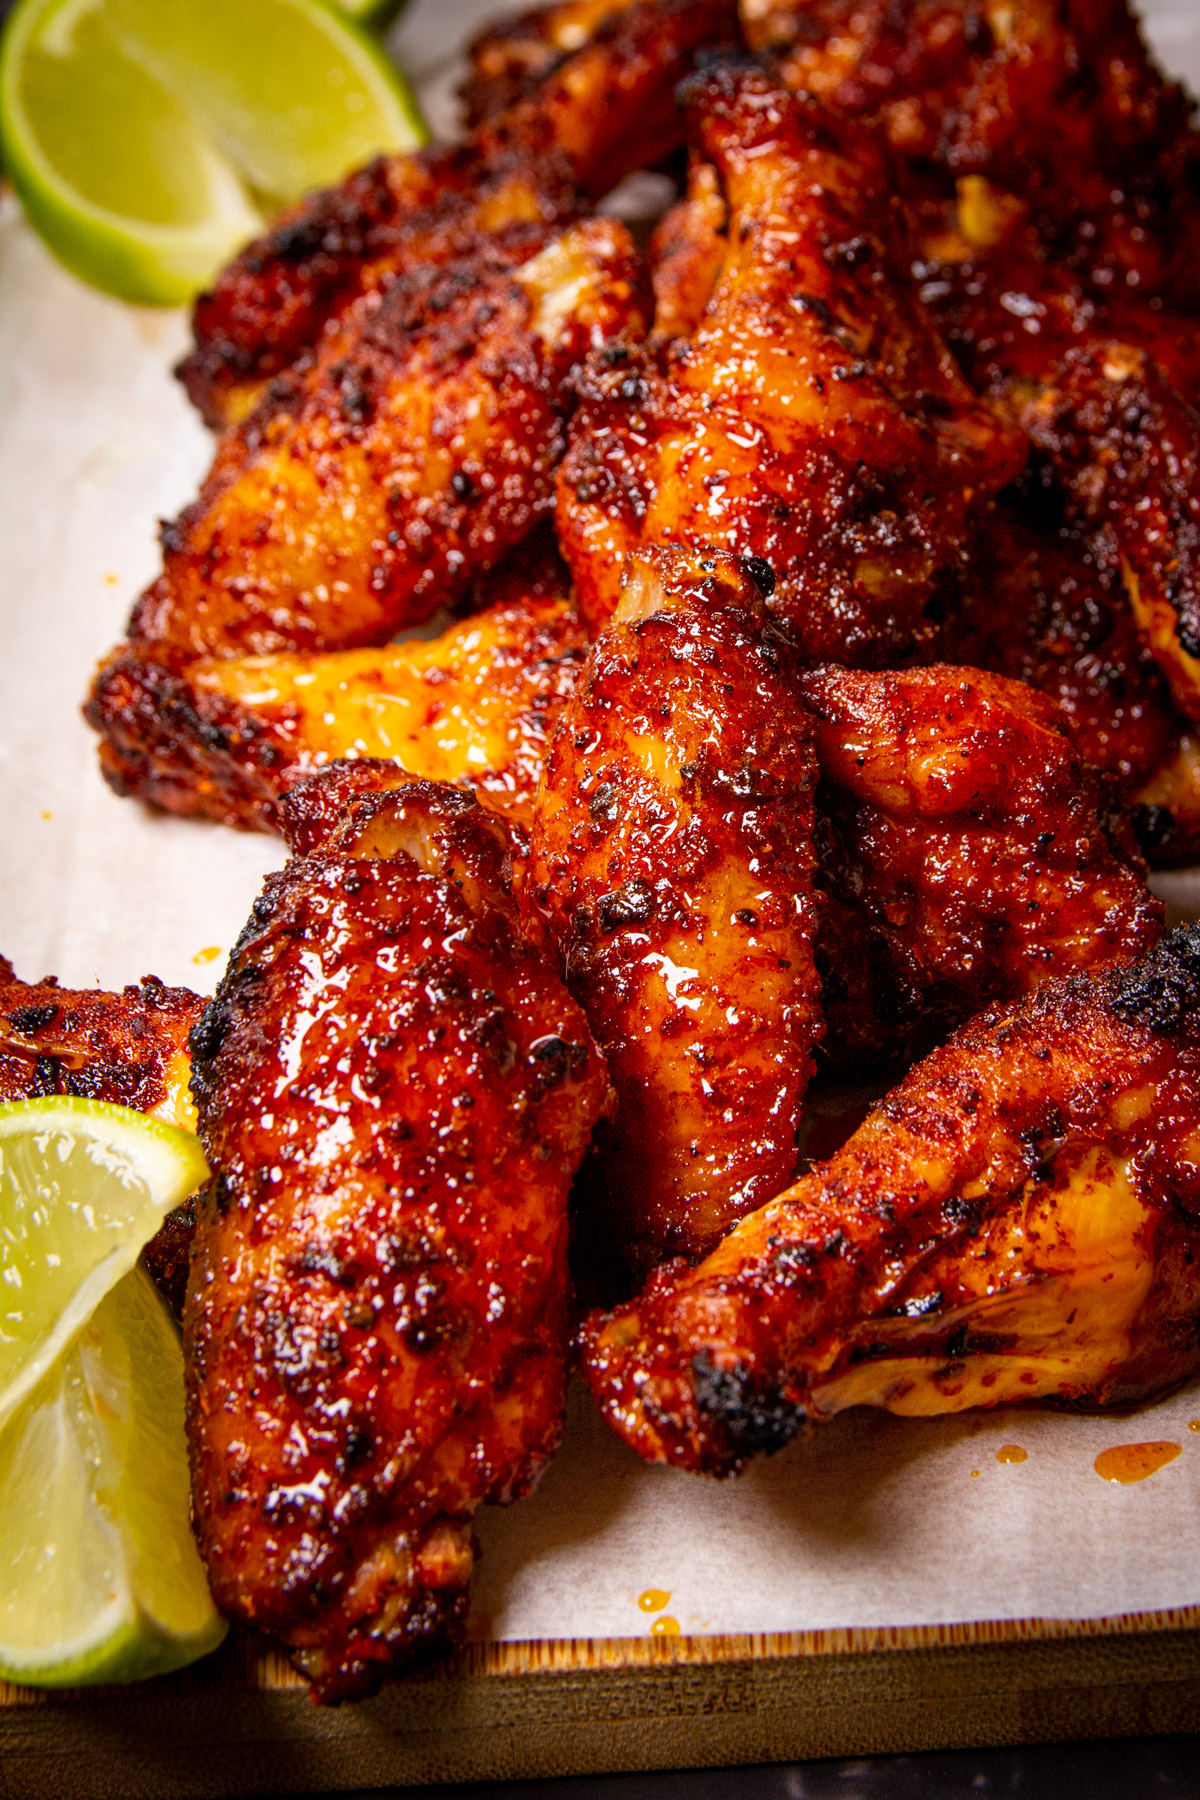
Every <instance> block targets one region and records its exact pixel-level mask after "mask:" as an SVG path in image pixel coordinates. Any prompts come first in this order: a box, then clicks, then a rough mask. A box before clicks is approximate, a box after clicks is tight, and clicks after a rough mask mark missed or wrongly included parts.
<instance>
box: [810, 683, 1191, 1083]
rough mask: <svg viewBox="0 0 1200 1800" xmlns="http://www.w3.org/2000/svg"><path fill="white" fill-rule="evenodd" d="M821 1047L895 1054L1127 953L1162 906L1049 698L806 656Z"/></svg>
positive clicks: (1147, 935) (906, 1053) (856, 1057)
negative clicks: (813, 755) (1107, 818)
mask: <svg viewBox="0 0 1200 1800" xmlns="http://www.w3.org/2000/svg"><path fill="white" fill-rule="evenodd" d="M800 691H801V693H802V694H803V696H804V700H805V703H806V705H807V706H808V708H809V711H810V713H811V715H812V718H813V730H814V738H815V745H816V752H817V761H818V763H819V765H820V770H821V787H820V790H819V793H818V800H817V811H818V816H819V820H820V824H819V827H818V836H817V842H818V847H819V855H820V867H819V873H818V885H819V902H820V919H821V927H820V934H819V937H818V947H817V961H818V965H819V967H820V970H821V975H822V983H823V985H822V1005H823V1007H824V1009H825V1016H826V1020H827V1023H828V1033H827V1037H826V1042H825V1050H826V1052H827V1054H828V1055H829V1056H830V1057H831V1058H832V1059H833V1061H834V1063H835V1065H836V1066H837V1067H838V1068H839V1069H841V1070H842V1071H843V1072H845V1073H854V1072H858V1071H859V1070H860V1069H861V1068H863V1067H864V1066H865V1067H870V1066H872V1065H875V1064H879V1063H885V1064H887V1063H891V1064H893V1065H903V1064H907V1063H909V1062H911V1061H912V1060H913V1058H914V1057H915V1056H916V1055H918V1054H920V1052H921V1051H922V1050H924V1049H926V1048H928V1046H929V1045H930V1044H931V1043H933V1042H934V1041H935V1040H936V1039H937V1038H939V1037H944V1036H946V1035H947V1034H948V1033H949V1032H950V1031H951V1030H952V1029H953V1028H954V1026H956V1025H958V1024H961V1023H962V1022H963V1021H964V1020H965V1019H967V1018H969V1017H970V1015H971V1014H972V1013H974V1012H977V1011H978V1010H979V1009H980V1008H981V1007H983V1006H985V1005H987V1004H988V1003H989V1002H991V1001H994V1000H1000V999H1011V998H1014V997H1015V996H1016V995H1018V994H1022V993H1025V992H1026V991H1027V990H1028V989H1030V988H1033V987H1036V986H1037V985H1038V984H1039V983H1040V982H1042V981H1045V980H1047V979H1048V978H1049V977H1050V976H1053V975H1066V974H1068V973H1070V972H1071V971H1072V970H1075V969H1088V968H1094V967H1098V966H1100V965H1101V964H1103V963H1107V962H1113V961H1117V960H1124V961H1129V960H1131V959H1132V958H1134V957H1136V956H1139V955H1141V954H1142V953H1143V952H1144V951H1146V950H1148V949H1149V948H1150V946H1151V945H1152V944H1153V943H1154V942H1155V941H1156V940H1157V938H1158V937H1159V935H1160V934H1161V931H1162V906H1161V904H1160V902H1159V901H1157V900H1155V899H1154V898H1153V896H1152V895H1151V894H1150V893H1149V892H1148V891H1147V889H1146V886H1145V882H1144V880H1143V879H1142V875H1141V873H1140V871H1139V870H1138V869H1137V868H1134V867H1132V866H1130V863H1129V862H1128V861H1127V860H1126V858H1125V856H1124V855H1121V854H1118V853H1117V852H1116V851H1115V850H1114V848H1113V846H1112V844H1110V842H1109V840H1108V838H1107V837H1106V835H1105V832H1104V829H1103V825H1102V821H1101V818H1100V813H1099V802H1098V795H1097V791H1096V783H1095V779H1094V777H1093V776H1092V774H1091V772H1090V771H1089V770H1088V769H1086V767H1085V766H1084V765H1083V764H1082V763H1081V762H1080V759H1079V757H1078V755H1077V754H1076V752H1075V751H1074V750H1073V749H1072V746H1071V744H1070V743H1069V741H1068V740H1067V738H1066V737H1065V736H1064V735H1063V734H1062V732H1061V720H1060V718H1059V716H1058V714H1057V711H1056V709H1055V707H1054V706H1053V705H1052V704H1051V703H1050V702H1049V701H1047V700H1045V699H1044V698H1043V697H1042V696H1041V695H1040V694H1036V693H1034V692H1033V691H1032V690H1031V689H1030V688H1027V687H1024V686H1022V685H1021V684H1020V683H1018V682H1015V681H1006V680H1005V679H1004V678H1003V677H1001V676H997V675H987V674H984V673H983V672H982V671H980V670H976V669H952V668H946V667H944V666H935V667H933V668H927V669H913V670H908V671H905V672H900V673H895V674H874V673H869V672H865V671H858V670H851V669H839V668H824V669H812V670H808V671H806V672H805V673H804V674H803V675H802V676H801V678H800Z"/></svg>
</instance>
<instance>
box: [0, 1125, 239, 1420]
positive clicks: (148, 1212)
mask: <svg viewBox="0 0 1200 1800" xmlns="http://www.w3.org/2000/svg"><path fill="white" fill-rule="evenodd" d="M208 1178H209V1171H208V1164H207V1163H206V1161H205V1159H204V1152H203V1150H202V1149H201V1147H200V1143H199V1140H198V1139H197V1138H195V1137H193V1136H192V1134H191V1133H190V1132H187V1131H181V1130H180V1129H179V1128H178V1127H177V1126H174V1125H167V1124H164V1123H163V1122H162V1121H161V1120H159V1119H149V1118H146V1117H145V1116H144V1114H142V1113H137V1112H132V1111H130V1109H129V1108H128V1107H124V1106H110V1105H107V1104H105V1103H104V1102H102V1101H98V1100H83V1099H73V1098H63V1097H61V1096H57V1095H48V1096H46V1097H44V1098H42V1099H38V1100H21V1101H15V1102H12V1103H10V1104H7V1105H2V1106H0V1424H3V1422H4V1421H5V1420H6V1419H8V1418H10V1417H11V1415H12V1413H13V1412H14V1411H15V1409H16V1408H17V1407H18V1406H19V1405H20V1404H21V1403H22V1401H23V1400H24V1399H25V1398H26V1396H27V1395H29V1394H30V1393H31V1392H32V1390H33V1389H34V1388H35V1387H36V1386H37V1384H38V1382H39V1381H40V1380H41V1379H42V1377H43V1376H44V1375H45V1374H46V1372H47V1370H49V1369H50V1368H51V1366H52V1365H53V1363H54V1362H55V1360H56V1359H57V1358H58V1357H59V1356H60V1355H61V1354H62V1352H63V1350H64V1349H65V1348H66V1346H67V1345H68V1344H69V1343H70V1341H71V1339H72V1338H73V1337H74V1335H75V1333H76V1332H77V1331H78V1330H79V1329H80V1328H81V1327H82V1326H83V1325H84V1324H85V1322H86V1321H87V1320H88V1319H89V1318H90V1317H91V1315H92V1313H93V1312H94V1311H95V1309H96V1307H97V1306H98V1305H99V1303H100V1302H101V1300H103V1298H104V1296H105V1295H106V1294H107V1293H108V1292H109V1290H110V1289H111V1288H112V1287H113V1286H114V1285H115V1284H116V1283H117V1282H118V1281H120V1279H121V1278H122V1276H123V1275H125V1274H127V1273H128V1271H129V1270H130V1269H132V1267H133V1265H134V1263H135V1262H136V1261H137V1258H138V1255H139V1253H140V1251H141V1249H142V1247H143V1245H145V1244H146V1243H148V1242H149V1240H150V1239H151V1238H152V1237H153V1236H154V1234H155V1232H156V1231H157V1230H158V1228H159V1226H160V1225H161V1224H162V1221H163V1219H164V1218H165V1217H166V1215H167V1213H168V1212H170V1211H171V1210H172V1209H173V1208H174V1207H176V1206H180V1205H182V1203H183V1202H184V1201H185V1200H186V1199H187V1198H188V1197H189V1195H191V1194H194V1193H195V1192H196V1190H197V1189H198V1188H200V1187H203V1186H204V1184H205V1183H206V1182H207V1180H208Z"/></svg>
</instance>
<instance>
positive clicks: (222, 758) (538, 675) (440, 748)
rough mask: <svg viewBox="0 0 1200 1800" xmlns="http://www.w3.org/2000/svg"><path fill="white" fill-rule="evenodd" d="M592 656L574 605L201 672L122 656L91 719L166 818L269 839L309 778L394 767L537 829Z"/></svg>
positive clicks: (240, 660) (202, 665)
mask: <svg viewBox="0 0 1200 1800" xmlns="http://www.w3.org/2000/svg"><path fill="white" fill-rule="evenodd" d="M583 650H584V636H583V632H582V629H581V628H580V626H579V623H578V621H577V620H576V617H575V613H574V609H573V608H572V606H571V605H570V603H569V602H568V601H566V600H563V599H558V598H543V597H540V596H538V595H536V594H533V595H528V596H523V597H521V598H518V599H513V600H507V601H505V600H501V601H498V602H497V603H496V604H494V605H493V606H492V607H490V608H488V609H487V610H486V611H484V612H481V613H476V614H475V615H474V616H473V617H472V618H469V619H466V620H464V621H463V622H462V623H460V624H457V625H452V626H450V627H449V628H448V629H447V630H446V631H444V632H443V633H442V634H441V636H440V637H437V638H434V639H432V640H428V641H426V640H420V639H410V640H409V641H408V642H406V643H402V644H386V645H384V646H383V647H382V648H380V649H368V650H334V651H330V652H328V653H326V654H324V655H320V654H315V655H314V654H308V655H306V654H304V653H303V652H284V653H281V654H279V655H276V656H241V657H239V656H234V657H215V656H213V657H200V658H197V659H196V660H194V661H189V660H188V659H186V658H182V657H179V656H177V655H176V656H170V655H163V654H162V653H159V654H153V653H151V652H150V651H148V650H147V649H146V648H145V647H143V646H142V645H139V644H125V645H123V646H122V647H121V648H120V649H118V650H117V651H115V652H114V653H113V655H112V656H111V657H110V658H109V660H108V661H107V663H105V664H104V666H103V667H102V668H101V670H100V673H99V674H98V675H97V677H96V681H95V683H94V686H93V689H92V695H91V698H90V700H89V701H88V705H87V717H88V720H89V722H90V723H91V724H92V725H93V726H94V727H95V729H96V730H97V731H98V732H99V733H100V734H101V739H102V742H101V748H100V764H101V768H102V770H103V772H104V777H105V779H106V780H107V782H108V784H109V786H110V787H112V788H114V789H115V790H116V792H117V793H118V794H128V795H133V796H136V797H137V798H138V799H140V800H146V801H149V802H151V803H152V804H153V805H155V806H161V807H164V808H165V809H166V810H167V811H169V812H178V813H190V814H193V815H196V816H199V817H204V818H210V819H218V820H220V821H221V823H223V824H226V825H241V826H246V827H249V828H250V829H252V830H258V831H271V830H274V829H275V827H276V821H277V817H278V807H279V800H280V798H281V797H282V795H283V794H284V793H286V792H287V790H288V788H290V787H292V786H293V785H294V784H295V783H296V781H298V780H299V779H300V778H301V777H302V776H304V775H307V774H311V773H312V772H313V770H314V769H317V768H319V767H320V766H321V765H322V764H323V763H326V762H330V761H334V760H336V759H337V758H338V757H342V756H366V757H386V756H390V757H393V758H395V760H396V761H397V762H398V763H399V765H400V767H401V768H402V769H405V770H407V771H408V773H409V774H412V775H421V776H425V777H428V778H430V779H432V780H438V781H451V782H455V783H457V784H459V785H462V786H466V787H469V788H471V789H473V790H474V792H475V793H476V794H477V795H478V797H479V799H480V800H481V801H482V802H483V804H484V805H485V806H487V807H489V809H491V810H493V811H495V812H499V813H501V814H503V815H504V816H505V817H506V818H507V819H508V820H509V821H510V822H511V823H513V824H515V825H520V826H527V825H528V823H529V817H530V814H531V811H532V806H533V796H534V793H535V792H536V789H537V784H538V778H539V776H540V774H541V769H542V763H543V760H544V756H545V748H546V742H547V738H548V735H549V732H550V730H551V728H552V726H553V723H554V720H555V719H556V718H557V716H558V713H559V711H560V710H561V708H562V705H563V702H564V701H565V699H566V698H567V695H568V694H569V693H570V691H571V689H572V687H573V685H574V679H575V674H576V671H577V669H578V667H579V664H580V662H581V660H582V657H583Z"/></svg>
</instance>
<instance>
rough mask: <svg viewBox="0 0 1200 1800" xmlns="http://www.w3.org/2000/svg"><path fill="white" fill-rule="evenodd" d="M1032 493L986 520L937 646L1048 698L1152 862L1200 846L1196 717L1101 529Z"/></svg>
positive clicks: (948, 656) (940, 656)
mask: <svg viewBox="0 0 1200 1800" xmlns="http://www.w3.org/2000/svg"><path fill="white" fill-rule="evenodd" d="M1044 512H1045V508H1044V507H1041V506H1033V507H1031V506H1030V505H1029V503H1028V495H1023V496H1020V498H1019V501H1018V500H1017V499H1016V497H1014V503H1012V504H1005V505H1003V506H997V507H996V508H995V510H994V511H993V512H992V513H991V514H990V516H989V517H988V519H987V520H986V521H985V522H984V525H983V527H982V529H981V541H980V543H979V545H978V548H977V550H976V552H975V554H974V556H973V559H972V572H971V575H970V577H969V579H968V581H967V582H966V583H965V585H964V588H963V590H962V591H961V593H960V594H959V596H958V597H957V599H956V601H955V604H954V605H953V607H952V608H951V609H950V611H949V613H948V616H947V617H946V619H945V620H944V622H943V624H942V626H941V629H940V630H939V632H938V637H937V640H936V643H935V646H934V649H935V652H936V658H937V660H938V661H939V662H948V663H958V664H963V665H967V666H969V667H972V668H977V669H991V670H993V671H995V673H997V674H999V675H1007V676H1009V677H1010V678H1011V679H1013V680H1016V681H1023V682H1025V683H1027V684H1028V685H1029V686H1030V687H1034V688H1037V689H1038V690H1039V691H1040V692H1041V693H1043V694H1045V695H1046V697H1047V698H1048V699H1050V700H1052V701H1053V702H1054V703H1055V705H1056V706H1057V708H1058V710H1059V712H1060V713H1061V715H1062V718H1063V722H1064V723H1065V725H1066V726H1067V728H1068V730H1069V732H1070V737H1071V742H1072V743H1073V744H1074V746H1075V748H1076V750H1077V751H1078V752H1079V755H1080V758H1081V759H1082V761H1083V762H1084V763H1086V764H1089V765H1090V766H1091V767H1092V768H1093V769H1095V770H1097V771H1098V772H1099V773H1100V774H1101V775H1102V776H1104V777H1106V778H1107V780H1108V781H1109V782H1110V783H1112V784H1114V786H1115V790H1116V794H1117V795H1119V797H1120V801H1121V803H1122V804H1123V807H1124V810H1125V811H1126V813H1127V815H1128V817H1129V820H1130V823H1131V825H1132V827H1133V829H1134V831H1135V833H1136V836H1137V839H1138V842H1139V844H1140V846H1141V849H1142V851H1143V854H1144V855H1145V856H1146V859H1147V861H1148V862H1149V863H1150V864H1151V866H1152V867H1162V866H1164V865H1169V864H1171V863H1178V862H1180V861H1185V860H1187V859H1188V858H1189V857H1191V856H1194V855H1195V854H1196V852H1197V850H1200V784H1198V783H1197V782H1196V780H1195V778H1194V776H1190V777H1188V778H1181V774H1182V771H1181V762H1182V761H1183V759H1185V758H1186V757H1187V755H1188V747H1189V745H1190V744H1191V741H1192V740H1191V734H1190V732H1189V729H1188V722H1187V720H1186V719H1185V718H1184V716H1183V715H1182V714H1181V713H1179V712H1178V711H1177V710H1176V708H1175V707H1174V705H1173V704H1172V701H1171V696H1170V691H1169V689H1168V687H1167V684H1166V679H1165V677H1164V675H1163V673H1162V670H1161V669H1160V668H1159V666H1158V663H1157V661H1156V660H1155V658H1154V657H1153V656H1152V655H1151V653H1150V651H1149V650H1148V649H1147V648H1146V646H1145V644H1144V642H1143V641H1142V637H1141V634H1140V632H1139V630H1138V626H1137V621H1136V620H1135V618H1134V616H1133V613H1132V611H1131V609H1130V607H1129V604H1128V599H1127V597H1126V594H1125V591H1124V587H1123V584H1122V581H1121V571H1120V566H1119V562H1118V559H1117V557H1116V555H1115V552H1114V549H1113V546H1112V544H1111V542H1110V541H1109V540H1108V539H1107V538H1106V536H1105V535H1104V534H1103V533H1095V532H1088V531H1087V530H1086V529H1083V528H1081V527H1080V526H1078V525H1068V524H1067V523H1066V522H1065V521H1064V519H1063V517H1062V515H1061V512H1060V510H1059V509H1058V507H1057V506H1054V505H1051V507H1050V509H1049V516H1048V517H1047V516H1042V515H1043V514H1044Z"/></svg>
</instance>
